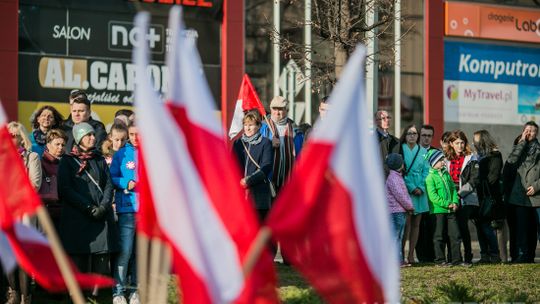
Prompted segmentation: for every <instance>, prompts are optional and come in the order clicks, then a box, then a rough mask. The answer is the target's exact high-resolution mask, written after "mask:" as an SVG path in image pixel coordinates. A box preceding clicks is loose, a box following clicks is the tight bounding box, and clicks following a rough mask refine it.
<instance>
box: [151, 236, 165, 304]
mask: <svg viewBox="0 0 540 304" xmlns="http://www.w3.org/2000/svg"><path fill="white" fill-rule="evenodd" d="M162 252H163V243H162V242H161V240H160V239H158V238H152V239H151V240H150V265H149V271H148V303H159V302H158V301H157V299H158V298H159V289H160V288H159V284H160V275H161V273H160V269H161V268H162V267H161V262H162V261H161V256H162Z"/></svg>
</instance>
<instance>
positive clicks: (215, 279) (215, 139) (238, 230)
mask: <svg viewBox="0 0 540 304" xmlns="http://www.w3.org/2000/svg"><path fill="white" fill-rule="evenodd" d="M180 16H181V9H180V8H179V7H174V8H173V9H171V15H170V19H169V30H170V31H171V35H170V37H171V40H170V44H169V45H170V51H169V54H168V58H167V66H168V69H169V79H168V85H169V87H168V96H167V102H166V103H165V104H164V103H162V102H161V101H160V100H159V97H158V96H157V94H156V93H155V92H154V91H153V89H152V86H151V80H150V78H149V77H148V76H149V75H148V74H147V73H146V67H147V65H148V46H147V45H145V44H140V45H138V46H137V48H136V49H135V52H134V61H135V63H136V68H137V86H136V91H135V97H136V98H135V99H136V103H135V105H136V107H137V120H138V124H139V127H140V128H139V130H140V131H139V132H140V136H141V144H140V152H141V153H140V155H141V160H142V162H141V163H140V164H143V166H144V168H142V169H143V171H141V172H142V174H143V175H146V176H141V179H142V180H145V181H146V183H147V185H146V186H144V185H143V187H142V188H141V189H140V192H141V193H140V194H141V196H140V198H141V205H145V204H152V208H146V209H141V210H146V211H150V214H144V212H146V211H143V214H141V215H140V217H146V216H148V218H147V219H145V220H143V221H146V223H147V224H145V229H147V230H149V228H150V225H149V224H148V223H150V222H151V221H152V220H155V221H156V222H155V225H156V226H159V231H153V232H152V231H146V232H145V233H154V234H158V235H160V236H161V237H162V238H163V239H165V240H166V241H167V242H168V243H169V244H170V246H171V248H172V251H173V270H174V271H175V272H176V273H177V274H178V275H179V277H180V280H179V284H180V288H181V290H182V291H181V294H182V297H183V303H274V302H276V301H277V295H276V292H275V274H274V271H273V267H272V260H271V258H270V256H269V254H265V255H264V256H263V258H262V259H261V260H260V261H259V263H258V264H257V266H256V268H255V270H254V271H253V272H252V274H251V275H250V276H248V277H247V278H245V277H244V274H243V272H242V263H243V262H244V259H245V258H246V255H247V251H248V249H249V247H250V245H251V242H252V241H253V239H254V238H255V236H256V234H257V231H258V228H259V227H258V224H257V220H256V217H255V214H254V212H253V210H252V209H251V207H250V203H249V201H248V200H247V199H246V198H245V195H244V191H243V190H242V189H241V187H240V184H239V182H240V178H241V177H240V172H239V170H238V169H237V168H236V166H237V165H236V162H235V160H234V159H233V158H232V155H231V154H230V152H229V150H228V148H227V146H226V144H225V141H224V136H223V135H224V133H223V131H222V128H221V126H220V124H219V122H218V121H217V120H216V118H215V115H214V114H213V113H214V108H213V105H214V102H213V101H212V95H211V94H210V90H209V88H208V85H207V83H206V80H205V78H204V75H203V73H202V65H201V62H200V58H199V56H198V53H197V51H196V48H195V45H194V43H193V41H192V40H191V41H190V40H189V39H188V37H186V35H185V32H184V30H183V26H182V22H181V17H180ZM148 19H149V15H148V14H145V13H140V14H138V15H137V16H136V18H135V21H136V26H137V27H138V28H139V29H140V32H142V33H146V32H147V28H148ZM145 192H147V193H145ZM152 213H153V214H152Z"/></svg>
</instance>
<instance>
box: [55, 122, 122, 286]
mask: <svg viewBox="0 0 540 304" xmlns="http://www.w3.org/2000/svg"><path fill="white" fill-rule="evenodd" d="M73 139H74V145H73V149H72V151H71V152H70V153H69V154H67V155H65V156H64V157H62V159H61V160H60V165H59V168H58V194H59V197H60V201H61V203H62V214H61V217H60V231H59V234H60V238H61V240H62V244H63V245H64V248H65V250H66V252H67V253H68V254H69V256H70V257H71V259H72V260H73V262H74V263H75V264H76V265H77V267H78V268H79V270H80V271H82V272H93V273H99V274H103V275H108V276H110V275H111V269H110V262H109V261H110V254H111V253H112V252H116V251H118V249H119V248H118V244H119V243H118V242H119V235H118V229H117V227H116V224H115V221H114V214H113V210H112V199H113V184H112V180H111V175H110V173H109V167H108V166H107V163H106V162H105V159H104V158H103V156H102V155H101V154H100V153H99V151H98V150H97V149H96V147H95V145H96V136H95V131H94V128H92V126H90V125H89V124H88V123H85V122H83V123H79V124H76V125H75V126H74V127H73ZM92 295H93V296H96V295H97V290H94V292H93V294H92Z"/></svg>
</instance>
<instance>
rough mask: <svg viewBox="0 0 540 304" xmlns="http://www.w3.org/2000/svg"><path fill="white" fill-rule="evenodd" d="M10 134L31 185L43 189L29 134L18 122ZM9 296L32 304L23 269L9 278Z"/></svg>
mask: <svg viewBox="0 0 540 304" xmlns="http://www.w3.org/2000/svg"><path fill="white" fill-rule="evenodd" d="M7 127H8V132H9V134H10V135H11V138H12V140H13V144H14V145H15V147H17V149H18V151H19V153H20V155H21V161H22V162H23V163H24V166H25V167H26V172H27V173H28V177H29V179H30V183H31V184H32V186H33V187H34V189H36V191H37V190H38V189H39V187H41V174H42V171H41V161H40V160H39V156H38V154H37V153H35V152H32V151H31V147H32V143H31V142H30V139H29V138H28V135H27V134H28V133H27V132H26V129H25V127H24V126H23V125H22V124H21V123H19V122H16V121H12V122H10V123H8V125H7ZM21 221H22V222H23V223H24V224H26V225H35V224H36V223H35V220H32V219H31V218H29V217H23V218H22V219H21ZM7 279H8V283H9V288H8V294H7V298H8V299H7V302H6V303H25V304H28V303H31V301H32V300H31V299H32V296H31V294H30V280H29V278H28V275H27V274H26V273H24V271H22V270H21V269H16V270H15V271H13V272H11V273H10V274H9V275H8V276H7Z"/></svg>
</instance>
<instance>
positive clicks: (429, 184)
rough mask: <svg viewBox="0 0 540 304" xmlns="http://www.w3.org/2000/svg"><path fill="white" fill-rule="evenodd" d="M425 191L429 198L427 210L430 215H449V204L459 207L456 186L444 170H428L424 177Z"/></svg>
mask: <svg viewBox="0 0 540 304" xmlns="http://www.w3.org/2000/svg"><path fill="white" fill-rule="evenodd" d="M426 191H427V194H428V197H429V204H430V206H429V208H430V212H431V213H432V214H439V213H451V212H452V210H450V209H449V208H448V206H449V205H450V204H457V205H459V198H458V195H457V191H456V185H455V184H454V181H452V177H451V176H450V174H449V173H448V171H446V170H445V169H441V170H436V169H434V168H430V169H429V174H428V176H427V177H426Z"/></svg>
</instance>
